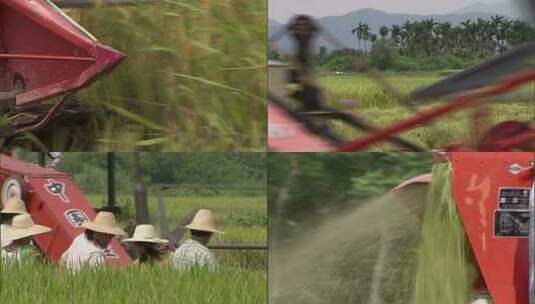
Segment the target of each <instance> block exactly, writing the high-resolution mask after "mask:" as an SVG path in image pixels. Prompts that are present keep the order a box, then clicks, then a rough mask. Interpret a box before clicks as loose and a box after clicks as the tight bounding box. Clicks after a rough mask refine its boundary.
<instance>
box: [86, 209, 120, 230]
mask: <svg viewBox="0 0 535 304" xmlns="http://www.w3.org/2000/svg"><path fill="white" fill-rule="evenodd" d="M82 227H83V228H85V229H89V230H92V231H96V232H100V233H106V234H113V235H126V234H127V233H126V232H124V230H123V229H121V227H119V225H117V221H116V220H115V215H113V213H111V212H107V211H101V212H99V213H98V214H97V217H95V220H94V221H88V222H85V223H83V224H82Z"/></svg>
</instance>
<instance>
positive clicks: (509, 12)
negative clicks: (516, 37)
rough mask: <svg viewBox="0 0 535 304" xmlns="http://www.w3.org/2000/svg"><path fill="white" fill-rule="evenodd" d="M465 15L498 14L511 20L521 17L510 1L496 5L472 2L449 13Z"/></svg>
mask: <svg viewBox="0 0 535 304" xmlns="http://www.w3.org/2000/svg"><path fill="white" fill-rule="evenodd" d="M466 13H488V14H499V15H504V16H510V17H513V18H519V17H520V15H521V14H520V13H521V12H520V9H519V8H518V7H517V6H516V5H513V3H512V1H509V2H497V3H483V2H474V3H472V4H469V5H467V6H465V7H463V8H460V9H457V10H454V11H452V12H450V14H466Z"/></svg>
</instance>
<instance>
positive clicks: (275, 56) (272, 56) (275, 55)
mask: <svg viewBox="0 0 535 304" xmlns="http://www.w3.org/2000/svg"><path fill="white" fill-rule="evenodd" d="M268 60H277V61H280V60H282V56H281V54H280V53H279V52H277V51H276V50H273V49H269V50H268Z"/></svg>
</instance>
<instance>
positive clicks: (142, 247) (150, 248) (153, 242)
mask: <svg viewBox="0 0 535 304" xmlns="http://www.w3.org/2000/svg"><path fill="white" fill-rule="evenodd" d="M123 242H127V243H132V244H133V245H134V248H135V250H136V252H137V254H138V259H137V260H136V261H135V263H136V264H149V265H152V264H158V263H162V262H165V261H166V260H167V258H166V257H167V252H166V248H167V246H166V245H167V243H169V241H168V240H165V239H161V238H159V236H158V234H157V233H156V229H155V228H154V226H152V225H138V226H136V230H135V231H134V235H133V236H132V237H131V238H129V239H125V240H123Z"/></svg>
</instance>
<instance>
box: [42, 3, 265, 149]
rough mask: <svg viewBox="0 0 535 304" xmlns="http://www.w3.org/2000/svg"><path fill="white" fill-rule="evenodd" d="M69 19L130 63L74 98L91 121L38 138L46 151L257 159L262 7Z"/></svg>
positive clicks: (148, 9) (150, 10) (174, 6)
mask: <svg viewBox="0 0 535 304" xmlns="http://www.w3.org/2000/svg"><path fill="white" fill-rule="evenodd" d="M67 13H68V14H69V15H71V16H72V17H73V18H74V19H75V20H76V21H78V22H79V23H80V24H81V25H82V26H83V27H85V28H86V29H87V30H88V31H89V32H91V33H92V34H94V36H96V37H97V38H98V39H99V40H100V41H101V42H102V43H104V44H107V45H110V46H112V47H113V48H115V49H117V50H119V51H121V52H123V53H125V54H127V56H128V57H127V59H126V60H125V61H124V62H123V63H122V64H121V65H120V66H119V67H118V68H117V69H116V70H115V71H114V72H113V73H112V74H111V75H108V76H105V77H104V78H103V79H102V80H100V81H98V82H97V83H95V84H94V85H92V86H91V87H90V88H88V89H85V90H83V91H81V92H80V93H79V94H78V95H77V99H78V100H79V102H81V103H82V104H83V105H84V106H87V107H88V108H89V109H90V110H91V111H92V113H93V115H92V117H91V118H90V119H88V120H87V121H85V122H84V123H83V124H81V125H76V126H72V127H69V128H61V124H58V125H52V126H51V127H50V128H48V129H46V130H44V131H43V132H40V133H39V134H38V137H39V139H40V140H41V141H42V143H43V145H44V146H46V147H47V148H49V149H50V150H61V151H65V150H76V151H80V150H83V151H88V150H91V151H95V150H106V151H109V150H121V151H133V150H144V151H177V150H180V151H199V150H202V151H214V150H219V151H221V150H263V149H264V146H265V145H264V143H265V133H266V117H265V113H266V110H265V109H266V103H265V99H266V98H265V91H266V90H265V78H266V76H265V71H266V69H265V66H266V62H265V54H266V44H265V14H266V3H265V1H258V0H254V1H247V0H217V1H216V0H209V1H196V0H161V1H157V2H156V3H155V4H151V5H142V4H139V5H134V6H126V7H114V8H104V7H100V8H93V9H82V10H69V11H68V12H67ZM82 139H83V140H82Z"/></svg>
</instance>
